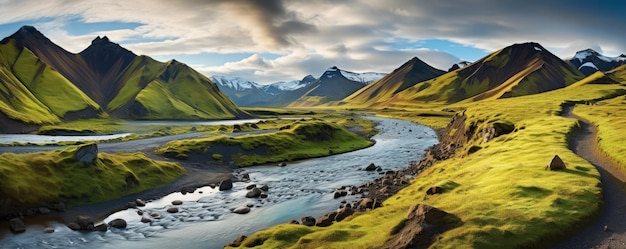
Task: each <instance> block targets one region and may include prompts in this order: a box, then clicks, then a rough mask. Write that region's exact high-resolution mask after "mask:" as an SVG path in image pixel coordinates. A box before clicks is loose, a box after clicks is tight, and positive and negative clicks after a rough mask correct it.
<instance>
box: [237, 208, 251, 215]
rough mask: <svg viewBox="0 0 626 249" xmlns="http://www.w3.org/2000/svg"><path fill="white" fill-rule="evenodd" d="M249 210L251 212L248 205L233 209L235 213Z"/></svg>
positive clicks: (244, 212)
mask: <svg viewBox="0 0 626 249" xmlns="http://www.w3.org/2000/svg"><path fill="white" fill-rule="evenodd" d="M249 212H250V208H249V207H246V206H243V207H238V208H235V210H233V213H236V214H247V213H249Z"/></svg>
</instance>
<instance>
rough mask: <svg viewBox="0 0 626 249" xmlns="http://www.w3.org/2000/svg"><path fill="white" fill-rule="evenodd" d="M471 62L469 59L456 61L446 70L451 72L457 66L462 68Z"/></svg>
mask: <svg viewBox="0 0 626 249" xmlns="http://www.w3.org/2000/svg"><path fill="white" fill-rule="evenodd" d="M469 64H471V62H469V61H460V62H458V63H454V65H452V66H451V67H450V68H448V72H452V71H454V70H457V69H459V68H464V67H465V66H467V65H469Z"/></svg>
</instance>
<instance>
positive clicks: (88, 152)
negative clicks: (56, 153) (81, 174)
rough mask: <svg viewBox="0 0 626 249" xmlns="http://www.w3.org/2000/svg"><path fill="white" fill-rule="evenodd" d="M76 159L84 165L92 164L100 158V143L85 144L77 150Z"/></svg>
mask: <svg viewBox="0 0 626 249" xmlns="http://www.w3.org/2000/svg"><path fill="white" fill-rule="evenodd" d="M75 155H76V160H77V161H79V162H81V163H82V164H83V165H85V166H86V165H91V164H92V163H93V162H94V161H95V160H96V158H98V145H96V144H85V145H82V146H80V147H78V150H76V154H75Z"/></svg>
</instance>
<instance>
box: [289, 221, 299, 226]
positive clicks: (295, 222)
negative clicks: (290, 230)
mask: <svg viewBox="0 0 626 249" xmlns="http://www.w3.org/2000/svg"><path fill="white" fill-rule="evenodd" d="M288 224H294V225H300V222H299V221H298V220H290V221H289V223H288Z"/></svg>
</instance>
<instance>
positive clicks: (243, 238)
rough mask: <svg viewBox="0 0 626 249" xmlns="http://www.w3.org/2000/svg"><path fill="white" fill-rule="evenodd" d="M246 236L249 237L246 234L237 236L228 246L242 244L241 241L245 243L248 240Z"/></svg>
mask: <svg viewBox="0 0 626 249" xmlns="http://www.w3.org/2000/svg"><path fill="white" fill-rule="evenodd" d="M246 238H248V237H247V236H245V235H241V236H239V237H237V238H236V239H235V240H233V242H230V244H228V246H231V247H239V246H241V243H243V241H244V240H246Z"/></svg>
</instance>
